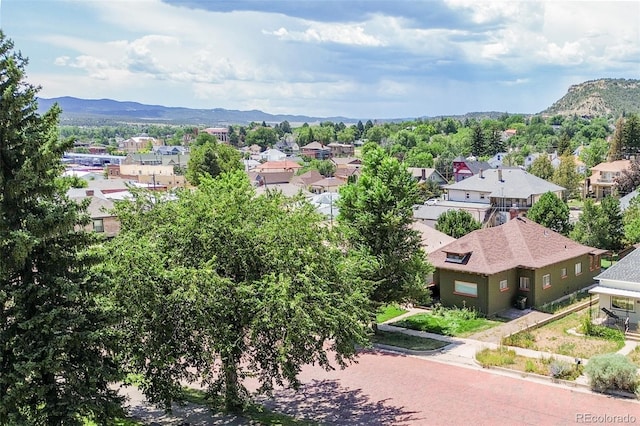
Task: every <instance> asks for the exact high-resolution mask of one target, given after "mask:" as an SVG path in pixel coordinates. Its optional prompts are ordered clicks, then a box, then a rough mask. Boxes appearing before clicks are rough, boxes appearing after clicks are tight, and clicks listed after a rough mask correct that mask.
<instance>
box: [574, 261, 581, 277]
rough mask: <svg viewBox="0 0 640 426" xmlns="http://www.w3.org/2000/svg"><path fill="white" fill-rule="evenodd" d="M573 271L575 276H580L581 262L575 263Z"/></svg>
mask: <svg viewBox="0 0 640 426" xmlns="http://www.w3.org/2000/svg"><path fill="white" fill-rule="evenodd" d="M575 271H576V275H580V274H582V262H578V263H576V267H575Z"/></svg>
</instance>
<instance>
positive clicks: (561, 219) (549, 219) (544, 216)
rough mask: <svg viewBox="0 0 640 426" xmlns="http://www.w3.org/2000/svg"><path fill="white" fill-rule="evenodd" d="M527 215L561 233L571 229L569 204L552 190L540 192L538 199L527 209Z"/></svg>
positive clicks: (566, 232) (567, 232)
mask: <svg viewBox="0 0 640 426" xmlns="http://www.w3.org/2000/svg"><path fill="white" fill-rule="evenodd" d="M527 217H528V218H529V219H531V220H533V221H534V222H536V223H539V224H540V225H542V226H545V227H547V228H549V229H551V230H553V231H556V232H559V233H560V234H563V235H568V234H569V231H570V229H571V226H570V224H569V206H567V203H565V202H564V201H563V200H561V199H560V198H558V197H557V196H556V195H555V194H554V193H553V192H547V193H545V194H542V196H540V199H539V200H538V201H536V202H535V203H534V204H533V206H531V208H530V209H529V211H527Z"/></svg>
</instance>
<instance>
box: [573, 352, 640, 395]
mask: <svg viewBox="0 0 640 426" xmlns="http://www.w3.org/2000/svg"><path fill="white" fill-rule="evenodd" d="M585 373H586V374H587V376H588V377H589V381H590V382H591V387H592V388H593V389H595V390H606V389H610V390H622V391H628V392H635V391H636V388H637V387H638V383H639V382H640V378H639V377H638V372H637V367H636V366H635V365H634V364H633V363H632V362H631V361H630V360H629V359H627V358H626V357H625V356H624V355H620V354H605V355H597V356H594V357H593V358H591V359H590V360H589V363H588V364H587V367H586V368H585Z"/></svg>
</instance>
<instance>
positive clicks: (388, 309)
mask: <svg viewBox="0 0 640 426" xmlns="http://www.w3.org/2000/svg"><path fill="white" fill-rule="evenodd" d="M407 312H408V311H407V310H406V309H402V308H401V307H399V306H398V305H387V306H382V307H381V308H379V309H378V312H377V314H376V321H377V322H378V324H380V323H383V322H385V321H389V320H390V319H392V318H395V317H398V316H400V315H402V314H405V313H407Z"/></svg>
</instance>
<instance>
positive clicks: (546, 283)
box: [542, 274, 551, 288]
mask: <svg viewBox="0 0 640 426" xmlns="http://www.w3.org/2000/svg"><path fill="white" fill-rule="evenodd" d="M549 287H551V275H549V274H546V275H543V276H542V288H549Z"/></svg>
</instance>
